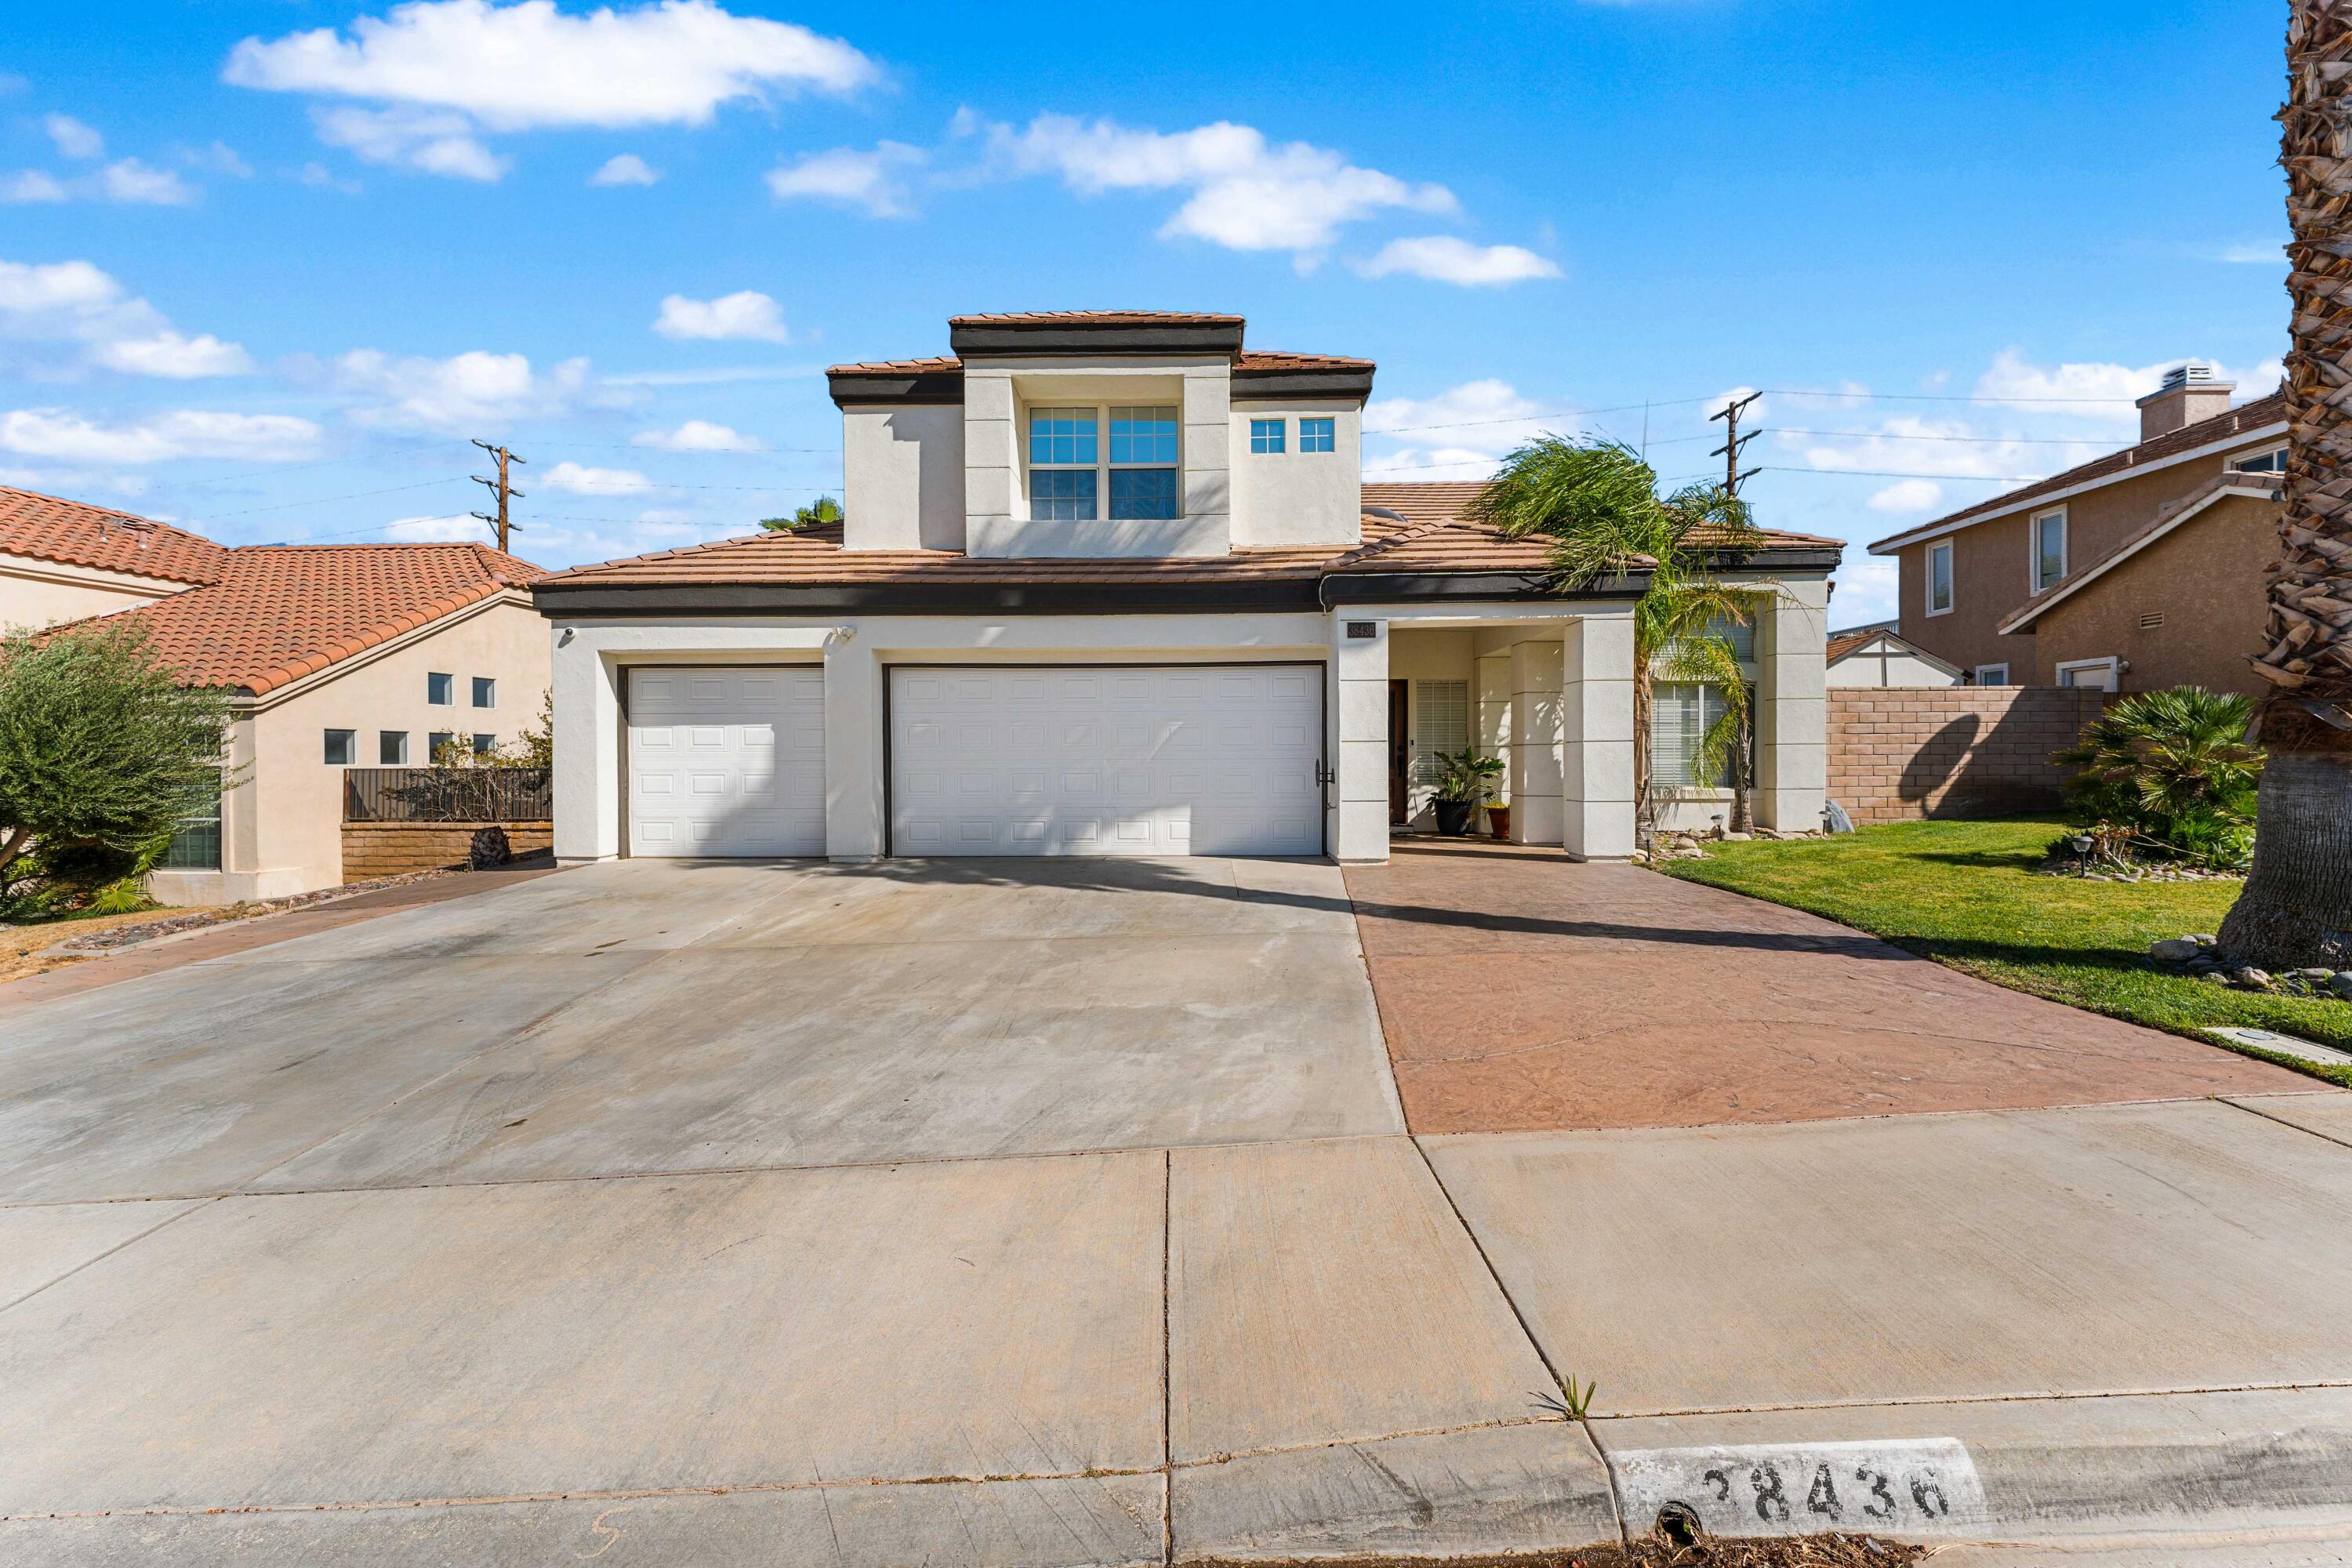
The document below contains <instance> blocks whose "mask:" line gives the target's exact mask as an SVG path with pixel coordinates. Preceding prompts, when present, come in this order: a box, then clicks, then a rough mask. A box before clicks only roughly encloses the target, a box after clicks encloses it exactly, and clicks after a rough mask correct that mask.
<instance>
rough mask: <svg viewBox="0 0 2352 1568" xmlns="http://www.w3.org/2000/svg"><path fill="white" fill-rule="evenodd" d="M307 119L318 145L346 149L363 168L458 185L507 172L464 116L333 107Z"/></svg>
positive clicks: (419, 111) (409, 110)
mask: <svg viewBox="0 0 2352 1568" xmlns="http://www.w3.org/2000/svg"><path fill="white" fill-rule="evenodd" d="M310 118H311V121H312V122H313V123H315V124H316V125H317V127H318V130H319V139H320V141H322V142H327V143H328V144H329V145H331V146H335V147H345V148H349V149H350V150H351V151H352V153H356V154H357V155H358V156H359V157H360V158H361V159H362V161H364V162H366V163H383V164H388V165H392V166H394V167H398V166H402V165H405V166H406V167H408V168H412V169H421V170H423V171H424V172H425V174H440V175H444V176H446V177H447V178H449V179H456V180H481V181H485V182H488V181H495V180H497V179H499V177H500V176H501V175H503V174H505V173H506V172H507V160H505V159H504V158H501V157H499V155H498V154H497V153H492V152H491V151H490V150H489V148H488V147H487V146H485V145H484V144H483V143H482V142H481V140H480V138H478V137H477V136H476V135H475V134H474V125H473V121H469V120H467V118H466V117H465V116H464V115H462V114H436V113H432V112H429V111H425V110H413V109H352V108H337V109H319V110H312V111H311V116H310Z"/></svg>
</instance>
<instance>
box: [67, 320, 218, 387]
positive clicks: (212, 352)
mask: <svg viewBox="0 0 2352 1568" xmlns="http://www.w3.org/2000/svg"><path fill="white" fill-rule="evenodd" d="M90 357H91V358H92V359H94V360H96V361H97V362H98V363H100V364H102V365H104V366H106V367H107V368H108V369H109V370H119V371H121V372H123V373H124V374H129V375H154V376H162V377H164V378H165V379H167V380H171V381H193V380H194V379H196V378H197V377H199V376H207V375H245V374H249V373H250V372H251V371H252V369H253V358H252V356H251V355H249V354H247V353H246V352H245V350H244V348H243V347H241V346H240V345H238V344H236V343H225V342H221V341H220V340H219V339H218V338H216V337H215V336H213V335H212V334H211V333H210V332H205V333H204V334H202V335H201V336H198V337H193V338H191V337H184V336H182V335H181V334H180V333H178V332H175V331H161V332H158V333H156V334H155V335H154V336H153V337H152V338H123V339H120V340H118V341H116V342H110V343H102V344H100V345H99V346H98V347H97V348H96V349H93V350H92V351H91V353H90Z"/></svg>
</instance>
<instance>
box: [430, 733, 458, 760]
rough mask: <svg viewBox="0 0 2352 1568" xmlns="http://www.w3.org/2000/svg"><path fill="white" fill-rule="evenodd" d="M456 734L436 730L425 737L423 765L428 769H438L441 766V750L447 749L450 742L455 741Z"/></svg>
mask: <svg viewBox="0 0 2352 1568" xmlns="http://www.w3.org/2000/svg"><path fill="white" fill-rule="evenodd" d="M455 740H457V731H454V730H436V731H433V732H432V733H431V734H429V735H427V736H425V766H426V767H428V768H437V767H439V766H440V765H441V753H442V752H443V750H444V749H445V748H446V747H447V746H448V745H449V743H450V742H453V741H455Z"/></svg>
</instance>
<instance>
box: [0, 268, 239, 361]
mask: <svg viewBox="0 0 2352 1568" xmlns="http://www.w3.org/2000/svg"><path fill="white" fill-rule="evenodd" d="M0 338H5V339H14V340H16V341H19V342H59V343H73V344H78V345H79V349H80V353H81V354H82V355H83V356H85V357H86V359H87V360H88V361H89V363H95V364H99V365H102V366H104V367H106V368H107V369H109V370H116V371H121V372H123V373H125V374H131V375H153V376H162V377H164V378H167V379H170V380H174V381H185V380H190V379H193V378H194V377H198V376H208V375H241V374H245V373H247V371H250V370H251V369H252V368H253V362H252V360H251V359H250V357H248V356H247V353H246V352H245V350H244V349H242V348H241V347H239V346H238V345H236V343H230V342H222V341H221V340H220V339H218V338H216V337H214V336H212V335H211V334H210V333H205V334H204V335H202V336H198V337H194V338H191V337H187V336H184V334H182V333H180V332H178V331H174V330H173V327H172V324H171V322H170V321H168V320H166V319H165V318H164V316H163V312H162V311H160V310H156V309H155V307H154V306H152V305H151V304H149V303H148V302H147V301H146V300H142V299H138V298H135V297H133V296H132V295H131V292H130V291H129V290H128V289H124V288H123V287H122V285H121V283H120V282H118V281H116V280H115V279H113V278H112V277H110V276H109V275H108V274H107V273H105V272H104V271H101V270H100V268H96V267H93V266H91V265H90V264H89V262H87V261H57V262H49V263H46V264H40V265H33V264H28V263H25V262H18V261H0Z"/></svg>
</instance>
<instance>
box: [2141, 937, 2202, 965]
mask: <svg viewBox="0 0 2352 1568" xmlns="http://www.w3.org/2000/svg"><path fill="white" fill-rule="evenodd" d="M2204 951H2205V950H2204V948H2202V947H2200V946H2199V945H2198V942H2197V939H2196V938H2195V937H2193V936H2175V937H2167V938H2165V939H2164V940H2162V941H2160V942H2149V943H2148V944H2147V955H2148V957H2150V958H2152V959H2154V960H2156V962H2157V963H2188V962H2189V960H2190V959H2192V958H2195V957H2197V956H2198V955H2199V954H2200V953H2202V952H2204Z"/></svg>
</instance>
